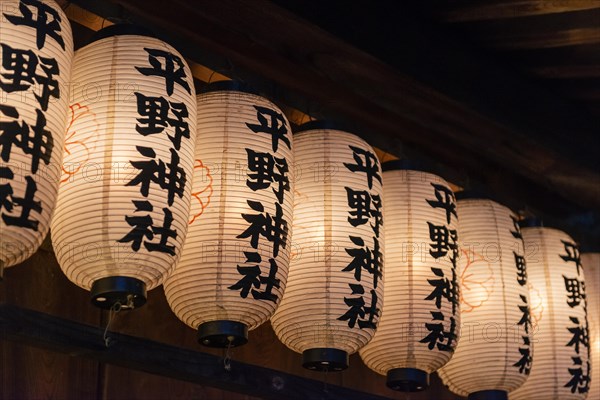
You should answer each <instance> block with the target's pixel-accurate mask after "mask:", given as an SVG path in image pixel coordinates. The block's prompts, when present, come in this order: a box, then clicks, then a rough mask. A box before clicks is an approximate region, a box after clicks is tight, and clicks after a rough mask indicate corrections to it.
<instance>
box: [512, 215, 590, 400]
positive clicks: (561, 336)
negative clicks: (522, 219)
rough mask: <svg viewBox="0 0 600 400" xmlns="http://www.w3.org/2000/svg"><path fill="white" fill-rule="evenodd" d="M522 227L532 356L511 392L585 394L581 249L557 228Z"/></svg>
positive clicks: (519, 398)
mask: <svg viewBox="0 0 600 400" xmlns="http://www.w3.org/2000/svg"><path fill="white" fill-rule="evenodd" d="M521 232H522V235H523V241H524V243H525V255H526V259H527V275H528V279H527V280H528V282H529V284H530V294H531V298H532V304H531V313H532V324H533V345H534V354H535V361H534V363H533V365H532V368H531V373H530V375H529V378H528V379H527V381H526V382H525V384H523V386H521V387H520V388H519V389H517V390H515V391H514V392H512V393H511V395H510V398H511V400H537V399H539V400H542V399H543V400H547V399H561V400H580V399H585V398H586V396H587V391H588V389H589V373H590V363H589V338H588V325H587V316H586V306H585V281H584V276H583V269H582V268H581V261H580V257H579V250H578V248H577V246H576V244H575V243H574V242H573V239H571V238H570V237H569V236H568V235H567V234H566V233H564V232H562V231H559V230H557V229H551V228H542V227H539V226H528V227H526V228H523V229H522V231H521ZM538 297H539V299H540V300H539V301H537V300H536V298H538Z"/></svg>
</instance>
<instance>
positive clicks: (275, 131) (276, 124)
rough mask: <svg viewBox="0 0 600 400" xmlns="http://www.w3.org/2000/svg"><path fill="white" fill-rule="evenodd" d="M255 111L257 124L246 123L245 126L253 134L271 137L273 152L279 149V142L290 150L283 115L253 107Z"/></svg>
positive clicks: (271, 110)
mask: <svg viewBox="0 0 600 400" xmlns="http://www.w3.org/2000/svg"><path fill="white" fill-rule="evenodd" d="M254 108H255V109H256V119H257V120H258V124H249V123H246V126H247V127H248V128H250V130H251V131H252V132H254V133H259V132H260V133H266V134H269V135H271V147H272V148H273V151H277V149H278V148H279V141H280V140H281V141H283V143H285V144H286V145H287V147H288V149H291V148H292V147H291V143H290V139H289V138H288V127H287V123H286V121H285V118H284V117H283V114H281V113H280V112H277V111H275V110H273V109H271V108H267V107H262V106H254Z"/></svg>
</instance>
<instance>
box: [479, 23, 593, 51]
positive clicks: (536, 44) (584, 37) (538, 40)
mask: <svg viewBox="0 0 600 400" xmlns="http://www.w3.org/2000/svg"><path fill="white" fill-rule="evenodd" d="M481 42H482V43H483V44H484V45H486V46H491V47H495V48H498V49H503V50H523V49H551V48H554V47H565V46H579V45H588V44H597V43H600V28H576V29H564V30H556V31H552V32H528V33H512V32H508V33H503V34H500V35H493V36H484V37H482V38H481Z"/></svg>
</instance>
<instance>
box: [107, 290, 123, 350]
mask: <svg viewBox="0 0 600 400" xmlns="http://www.w3.org/2000/svg"><path fill="white" fill-rule="evenodd" d="M121 308H122V305H121V303H120V302H118V301H117V302H116V303H115V304H113V305H112V307H111V308H110V310H109V312H108V322H107V323H106V328H104V336H103V338H104V346H106V347H107V348H108V347H109V346H110V343H111V338H109V337H108V328H109V327H110V324H111V323H112V321H113V318H114V316H115V315H116V314H117V313H118V312H119V311H121Z"/></svg>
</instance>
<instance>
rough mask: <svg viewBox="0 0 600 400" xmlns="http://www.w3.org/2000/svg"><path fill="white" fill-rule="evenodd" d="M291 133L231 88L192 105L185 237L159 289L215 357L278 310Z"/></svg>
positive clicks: (285, 256)
mask: <svg viewBox="0 0 600 400" xmlns="http://www.w3.org/2000/svg"><path fill="white" fill-rule="evenodd" d="M293 168H294V155H293V153H292V133H291V129H290V126H289V123H288V121H287V119H286V118H285V116H284V115H283V113H282V112H281V110H279V109H278V108H277V106H275V105H274V104H273V103H271V102H270V101H269V100H267V99H265V98H263V97H260V96H258V95H255V94H252V93H249V92H247V91H244V88H243V87H242V86H241V85H240V84H238V83H236V82H219V83H215V84H212V85H209V86H208V87H207V88H206V91H205V92H204V93H202V94H200V95H199V96H198V144H197V146H196V168H195V170H194V172H195V175H194V187H193V190H192V211H191V217H190V220H189V232H188V236H187V239H186V242H185V245H184V249H183V255H182V258H181V261H180V262H179V264H178V265H177V268H176V269H175V272H174V273H173V274H172V275H171V276H170V277H169V278H168V279H167V280H166V282H165V284H164V288H165V293H166V296H167V300H168V301H169V305H170V306H171V308H172V309H173V311H174V312H175V314H177V316H178V317H179V319H181V320H182V321H183V322H185V323H186V324H187V325H189V326H190V327H192V328H194V329H196V328H197V329H198V339H199V341H200V343H202V344H204V345H207V346H212V347H228V346H237V345H241V344H244V343H246V341H247V332H248V330H252V329H254V328H256V327H258V326H259V325H261V324H262V323H264V322H266V321H267V320H268V319H269V318H270V317H271V315H272V314H273V312H274V311H275V308H276V307H277V305H278V304H279V301H280V299H281V296H282V294H283V290H284V288H285V285H286V280H287V271H288V264H289V260H290V250H291V243H290V236H291V225H292V207H293V197H294V188H293V172H294V170H293Z"/></svg>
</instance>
